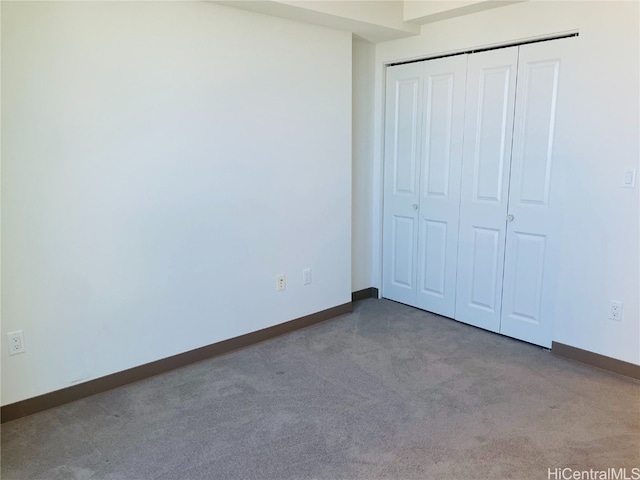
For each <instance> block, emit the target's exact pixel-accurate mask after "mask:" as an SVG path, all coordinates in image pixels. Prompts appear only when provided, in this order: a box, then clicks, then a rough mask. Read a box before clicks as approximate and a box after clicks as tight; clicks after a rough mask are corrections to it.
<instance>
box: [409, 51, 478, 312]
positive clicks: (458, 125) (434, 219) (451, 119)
mask: <svg viewBox="0 0 640 480" xmlns="http://www.w3.org/2000/svg"><path fill="white" fill-rule="evenodd" d="M423 65H424V98H423V122H422V124H423V128H422V143H421V145H422V155H421V182H420V183H421V194H420V231H419V233H418V275H417V279H418V285H417V287H418V289H417V298H416V306H417V307H419V308H423V309H425V310H429V311H431V312H434V313H438V314H440V315H445V316H448V317H453V315H454V311H455V298H456V268H457V242H458V221H459V205H460V174H461V167H462V139H463V137H462V135H463V127H464V101H465V81H466V71H467V55H459V56H455V57H449V58H442V59H438V60H429V61H426V62H423Z"/></svg>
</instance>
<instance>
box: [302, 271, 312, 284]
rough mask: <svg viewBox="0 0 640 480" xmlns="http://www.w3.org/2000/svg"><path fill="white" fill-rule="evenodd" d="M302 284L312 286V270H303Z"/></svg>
mask: <svg viewBox="0 0 640 480" xmlns="http://www.w3.org/2000/svg"><path fill="white" fill-rule="evenodd" d="M302 284H303V285H310V284H311V269H310V268H305V269H304V270H302Z"/></svg>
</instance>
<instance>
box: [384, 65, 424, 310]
mask: <svg viewBox="0 0 640 480" xmlns="http://www.w3.org/2000/svg"><path fill="white" fill-rule="evenodd" d="M423 68H424V66H423V64H421V63H410V64H407V65H398V66H395V67H389V68H387V87H386V113H385V154H384V158H385V161H384V163H385V166H384V225H383V238H382V241H383V264H382V268H383V279H384V280H383V285H382V288H383V290H382V291H383V294H384V296H385V297H386V298H390V299H391V300H396V301H399V302H403V303H408V304H411V305H413V304H414V303H415V299H416V265H417V262H416V258H417V238H418V235H417V229H418V213H419V212H418V208H419V202H420V195H419V189H420V128H421V118H420V112H421V104H422V85H423Z"/></svg>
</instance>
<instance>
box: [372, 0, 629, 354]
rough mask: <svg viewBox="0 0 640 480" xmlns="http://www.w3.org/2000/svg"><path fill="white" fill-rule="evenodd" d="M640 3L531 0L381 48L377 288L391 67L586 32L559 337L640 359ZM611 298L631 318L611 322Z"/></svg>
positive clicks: (569, 162) (560, 173)
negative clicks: (632, 172) (386, 82)
mask: <svg viewBox="0 0 640 480" xmlns="http://www.w3.org/2000/svg"><path fill="white" fill-rule="evenodd" d="M638 23H639V4H638V3H637V2H612V1H606V2H590V1H586V2H545V1H540V2H525V3H518V4H514V5H508V6H504V7H501V8H497V9H493V10H488V11H485V12H480V13H476V14H473V15H468V16H465V17H460V18H455V19H450V20H446V21H442V22H437V23H433V24H428V25H425V26H423V27H422V33H421V35H420V36H419V37H414V38H407V39H402V40H396V41H392V42H385V43H381V44H378V45H377V47H376V93H375V98H376V116H375V118H376V125H375V132H376V138H375V162H376V165H375V170H374V185H375V193H374V212H375V221H374V227H373V228H374V232H377V233H376V235H375V236H374V239H375V242H374V251H375V256H374V266H373V272H374V278H375V279H376V281H375V285H374V286H377V287H378V286H380V284H381V282H380V274H381V273H380V260H381V245H380V238H381V215H382V214H381V212H382V209H381V202H382V156H381V151H382V133H383V125H382V118H383V103H382V99H383V78H384V66H383V65H384V64H385V63H389V62H394V61H399V60H405V59H414V58H424V57H427V56H433V55H439V54H443V53H448V52H456V51H463V50H468V49H471V48H474V47H481V46H491V45H499V44H504V43H508V42H514V41H520V40H525V39H530V38H537V37H541V36H546V35H552V34H557V33H562V32H568V31H579V33H580V36H579V37H578V38H577V39H576V42H577V51H576V56H575V58H574V66H573V67H572V68H571V69H570V75H569V76H570V78H571V81H570V83H571V85H572V86H571V88H570V89H569V90H567V91H565V92H564V94H565V95H568V96H570V101H571V103H572V104H573V107H574V109H575V112H574V116H573V122H572V124H571V125H570V127H568V128H567V129H566V130H565V132H566V134H567V135H570V136H571V139H572V144H571V145H572V149H573V151H572V152H571V155H569V156H568V157H567V158H566V162H565V163H564V164H563V165H559V166H558V168H556V170H555V172H554V175H555V185H558V186H559V187H558V188H556V189H555V191H554V192H553V195H556V199H557V200H558V201H559V202H560V203H561V204H562V205H563V207H562V212H563V213H562V217H563V218H562V220H563V225H564V229H563V231H562V241H561V262H560V269H559V271H560V273H559V277H558V291H557V309H556V316H555V319H554V335H553V340H554V341H556V342H561V343H564V344H568V345H571V346H575V347H578V348H582V349H586V350H589V351H593V352H596V353H599V354H602V355H607V356H610V357H613V358H617V359H620V360H624V361H627V362H632V363H635V364H640V307H639V300H638V298H639V297H638V292H639V291H640V285H639V270H640V267H639V249H638V246H639V244H640V232H639V228H640V226H639V219H640V209H639V196H638V188H636V189H635V190H629V189H623V188H621V184H622V177H623V173H624V170H625V169H626V168H638V167H639V166H640V165H639V158H640V148H639V136H638V132H639V131H640V125H639V95H638V85H639V84H640V76H639V59H640V51H639V48H640V42H639V34H638V30H639V28H638ZM610 299H615V300H619V301H622V302H623V303H624V307H623V319H622V322H614V321H612V320H608V319H607V316H608V308H609V301H610Z"/></svg>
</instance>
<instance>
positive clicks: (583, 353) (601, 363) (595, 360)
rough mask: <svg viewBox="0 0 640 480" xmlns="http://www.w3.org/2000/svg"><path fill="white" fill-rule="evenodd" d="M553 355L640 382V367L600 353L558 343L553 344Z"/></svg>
mask: <svg viewBox="0 0 640 480" xmlns="http://www.w3.org/2000/svg"><path fill="white" fill-rule="evenodd" d="M551 353H553V354H555V355H558V356H560V357H565V358H568V359H569V360H575V361H576V362H580V363H584V364H586V365H590V366H592V367H596V368H599V369H601V370H606V371H608V372H611V373H615V374H618V375H622V376H624V377H628V378H631V379H632V380H635V381H640V365H635V364H633V363H629V362H623V361H622V360H617V359H615V358H611V357H606V356H604V355H600V354H598V353H593V352H590V351H588V350H582V349H581V348H576V347H571V346H569V345H565V344H563V343H557V342H552V343H551Z"/></svg>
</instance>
